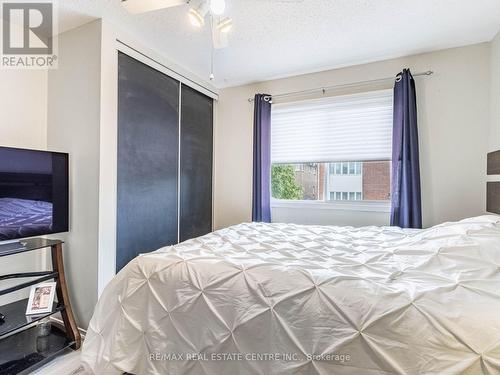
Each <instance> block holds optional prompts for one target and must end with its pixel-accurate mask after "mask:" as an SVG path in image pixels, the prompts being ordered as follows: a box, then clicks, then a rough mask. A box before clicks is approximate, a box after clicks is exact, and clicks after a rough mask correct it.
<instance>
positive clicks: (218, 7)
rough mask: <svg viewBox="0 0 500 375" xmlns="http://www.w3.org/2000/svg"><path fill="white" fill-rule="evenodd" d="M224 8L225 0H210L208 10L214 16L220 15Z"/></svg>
mask: <svg viewBox="0 0 500 375" xmlns="http://www.w3.org/2000/svg"><path fill="white" fill-rule="evenodd" d="M225 9H226V0H210V11H211V12H212V13H213V14H215V15H216V16H220V15H221V14H222V13H224V10H225Z"/></svg>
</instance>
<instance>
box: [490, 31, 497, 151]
mask: <svg viewBox="0 0 500 375" xmlns="http://www.w3.org/2000/svg"><path fill="white" fill-rule="evenodd" d="M490 114H491V117H490V134H489V145H488V146H489V148H488V151H497V150H500V33H498V34H497V36H496V37H495V38H494V39H493V40H492V42H491V97H490Z"/></svg>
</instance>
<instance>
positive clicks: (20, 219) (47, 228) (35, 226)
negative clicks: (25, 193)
mask: <svg viewBox="0 0 500 375" xmlns="http://www.w3.org/2000/svg"><path fill="white" fill-rule="evenodd" d="M51 231H52V203H50V202H45V201H38V200H31V199H18V198H0V241H5V240H11V239H15V238H23V237H31V236H37V235H40V234H46V233H50V232H51Z"/></svg>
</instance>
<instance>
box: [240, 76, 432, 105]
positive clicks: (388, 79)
mask: <svg viewBox="0 0 500 375" xmlns="http://www.w3.org/2000/svg"><path fill="white" fill-rule="evenodd" d="M432 74H434V72H433V71H432V70H427V71H425V72H419V73H415V74H412V75H413V77H419V76H430V75H432ZM398 75H399V74H398ZM398 75H396V77H386V78H379V79H372V80H368V81H358V82H352V83H342V84H339V85H333V86H326V87H318V88H315V89H309V90H302V91H292V92H286V93H283V94H277V95H269V96H266V97H265V100H266V101H269V100H272V99H277V98H287V97H290V96H297V95H307V94H315V93H317V92H322V93H323V94H325V92H326V91H328V90H332V89H338V88H344V87H352V86H358V85H365V84H368V83H382V82H386V81H392V80H394V79H397V76H398ZM248 101H249V102H250V103H251V102H253V101H254V98H249V99H248Z"/></svg>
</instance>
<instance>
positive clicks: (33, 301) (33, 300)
mask: <svg viewBox="0 0 500 375" xmlns="http://www.w3.org/2000/svg"><path fill="white" fill-rule="evenodd" d="M55 294H56V283H55V282H50V283H43V284H38V285H34V286H32V287H31V291H30V298H29V300H28V307H27V308H26V315H36V314H44V313H48V312H51V311H52V304H53V303H54V296H55Z"/></svg>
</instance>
